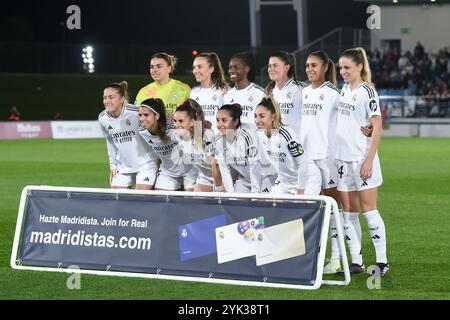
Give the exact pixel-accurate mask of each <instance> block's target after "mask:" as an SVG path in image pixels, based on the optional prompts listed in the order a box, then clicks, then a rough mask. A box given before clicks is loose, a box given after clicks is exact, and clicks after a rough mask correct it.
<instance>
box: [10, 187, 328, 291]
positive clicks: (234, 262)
mask: <svg viewBox="0 0 450 320" xmlns="http://www.w3.org/2000/svg"><path fill="white" fill-rule="evenodd" d="M94 190H95V189H94ZM182 194H187V193H186V192H182ZM323 219H324V206H323V203H321V202H320V201H302V202H298V201H296V202H293V201H277V202H274V201H268V200H267V199H239V198H228V199H220V200H219V201H218V200H217V199H214V198H211V197H204V198H200V197H197V196H196V197H186V196H183V197H181V196H180V197H177V196H170V197H169V196H165V195H161V194H155V195H149V194H114V193H96V192H64V191H46V190H32V191H31V192H29V193H28V195H27V205H26V207H24V216H23V231H22V232H21V237H20V245H19V246H18V256H17V261H19V263H20V265H29V266H40V267H54V268H64V267H68V266H74V265H75V266H77V267H78V268H80V269H88V270H101V271H117V272H133V273H146V274H158V275H171V276H183V277H196V278H208V279H230V280H243V281H255V282H271V283H287V284H300V285H311V284H314V282H315V279H316V277H317V266H318V254H319V250H320V243H321V239H323V235H322V232H323V229H322V228H323ZM18 224H19V223H18Z"/></svg>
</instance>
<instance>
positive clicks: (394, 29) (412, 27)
mask: <svg viewBox="0 0 450 320" xmlns="http://www.w3.org/2000/svg"><path fill="white" fill-rule="evenodd" d="M380 8H381V29H380V30H372V32H371V36H372V37H371V38H372V49H374V48H378V49H383V46H382V41H383V40H400V41H401V49H402V50H409V51H411V52H413V50H414V47H415V46H416V44H417V42H418V41H420V42H421V43H422V45H423V46H424V47H425V48H427V50H429V51H438V50H440V49H442V48H443V47H445V46H448V45H450V39H449V37H448V30H450V19H449V17H450V4H433V5H401V6H397V5H388V6H380Z"/></svg>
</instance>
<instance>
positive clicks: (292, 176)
mask: <svg viewBox="0 0 450 320" xmlns="http://www.w3.org/2000/svg"><path fill="white" fill-rule="evenodd" d="M255 123H256V126H257V127H258V129H259V130H258V138H259V139H261V144H260V145H261V146H262V147H263V150H261V151H262V152H265V153H266V154H267V156H268V158H269V159H270V161H271V162H272V165H273V166H274V167H275V168H276V170H277V172H278V177H277V179H276V181H275V184H274V186H272V188H271V190H270V193H273V194H295V193H296V191H297V186H298V177H299V174H298V171H299V168H300V167H301V166H302V165H304V163H306V162H305V161H302V160H303V158H304V157H305V155H304V150H303V147H302V145H301V144H300V142H299V139H298V138H297V135H296V134H295V132H294V130H292V129H291V128H289V127H286V126H284V125H283V123H282V122H281V112H280V107H279V106H278V103H277V102H276V101H275V99H273V97H270V96H268V97H265V98H263V99H262V100H261V102H260V103H259V104H258V107H256V113H255Z"/></svg>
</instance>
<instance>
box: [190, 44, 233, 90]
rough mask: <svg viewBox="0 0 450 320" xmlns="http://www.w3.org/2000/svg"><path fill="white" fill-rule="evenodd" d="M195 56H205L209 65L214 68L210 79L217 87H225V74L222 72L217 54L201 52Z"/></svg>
mask: <svg viewBox="0 0 450 320" xmlns="http://www.w3.org/2000/svg"><path fill="white" fill-rule="evenodd" d="M197 57H202V58H205V59H206V61H207V62H208V64H209V66H210V67H213V68H214V71H213V73H212V74H211V80H212V82H213V83H214V85H215V86H216V87H217V88H220V89H225V88H226V87H227V86H228V84H227V82H226V80H225V74H224V72H223V67H222V63H221V62H220V59H219V56H218V55H217V54H216V53H215V52H202V53H199V54H198V55H197V56H196V58H197Z"/></svg>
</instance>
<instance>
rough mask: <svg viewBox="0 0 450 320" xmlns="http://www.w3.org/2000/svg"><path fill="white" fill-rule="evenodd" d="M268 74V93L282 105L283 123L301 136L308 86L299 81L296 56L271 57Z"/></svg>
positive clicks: (276, 54)
mask: <svg viewBox="0 0 450 320" xmlns="http://www.w3.org/2000/svg"><path fill="white" fill-rule="evenodd" d="M267 72H268V74H269V78H270V80H271V82H270V83H269V84H268V85H267V88H266V92H267V94H268V95H271V96H273V97H274V98H275V101H276V102H278V104H279V105H280V109H281V120H283V123H284V124H285V125H287V126H289V127H290V128H292V129H293V130H294V132H295V133H296V134H297V136H299V135H300V116H301V106H302V88H303V87H305V86H306V84H305V83H303V82H300V81H297V76H296V62H295V56H294V55H293V54H289V53H287V52H285V51H279V52H276V53H274V54H272V55H270V57H269V65H268V68H267Z"/></svg>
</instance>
